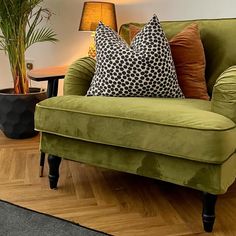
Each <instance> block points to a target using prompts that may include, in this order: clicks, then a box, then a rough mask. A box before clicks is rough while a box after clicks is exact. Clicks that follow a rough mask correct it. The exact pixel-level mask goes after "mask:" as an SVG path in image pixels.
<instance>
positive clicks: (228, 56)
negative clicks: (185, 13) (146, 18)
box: [120, 18, 236, 95]
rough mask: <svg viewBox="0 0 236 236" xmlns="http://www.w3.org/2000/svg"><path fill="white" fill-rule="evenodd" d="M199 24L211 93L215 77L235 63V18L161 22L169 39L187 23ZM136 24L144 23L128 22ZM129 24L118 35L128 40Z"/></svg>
mask: <svg viewBox="0 0 236 236" xmlns="http://www.w3.org/2000/svg"><path fill="white" fill-rule="evenodd" d="M193 22H196V23H197V24H198V26H199V29H200V33H201V39H202V43H203V46H204V50H205V57H206V81H207V87H208V92H209V94H210V95H211V93H212V89H213V86H214V84H215V81H216V79H217V77H218V76H219V75H220V74H221V73H222V72H223V71H224V70H225V69H227V68H229V67H230V66H232V65H236V18H235V19H210V20H188V21H164V22H161V25H162V27H163V30H164V31H165V34H166V37H167V38H168V39H171V38H172V37H173V36H174V35H176V34H177V33H179V32H180V31H181V30H182V29H184V28H185V27H186V26H187V25H189V24H191V23H193ZM129 24H134V25H136V26H144V25H145V24H139V23H129ZM129 24H124V25H122V26H121V28H120V35H121V36H122V37H123V38H124V39H125V40H126V41H127V43H130V42H129Z"/></svg>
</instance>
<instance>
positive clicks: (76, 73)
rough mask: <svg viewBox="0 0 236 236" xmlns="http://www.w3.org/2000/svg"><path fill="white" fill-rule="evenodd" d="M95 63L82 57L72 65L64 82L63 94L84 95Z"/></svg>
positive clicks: (91, 59)
mask: <svg viewBox="0 0 236 236" xmlns="http://www.w3.org/2000/svg"><path fill="white" fill-rule="evenodd" d="M95 64H96V61H95V60H94V59H93V58H90V57H84V58H80V59H78V60H76V61H75V62H74V63H72V64H71V65H70V67H69V69H68V71H67V74H66V76H65V80H64V94H71V95H85V94H86V93H87V90H88V88H89V86H90V82H91V80H92V77H93V75H94V72H95Z"/></svg>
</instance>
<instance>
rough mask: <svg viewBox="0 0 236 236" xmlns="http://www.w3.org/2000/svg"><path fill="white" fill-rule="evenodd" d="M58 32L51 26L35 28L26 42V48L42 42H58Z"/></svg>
mask: <svg viewBox="0 0 236 236" xmlns="http://www.w3.org/2000/svg"><path fill="white" fill-rule="evenodd" d="M57 41H58V40H57V39H56V34H55V33H54V31H53V30H52V29H50V28H47V27H43V28H41V29H36V30H34V31H33V32H32V33H31V35H30V37H29V38H28V41H27V42H26V49H27V48H29V47H30V46H31V45H33V44H35V43H40V42H57Z"/></svg>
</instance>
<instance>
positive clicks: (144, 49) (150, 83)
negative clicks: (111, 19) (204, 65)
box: [87, 15, 184, 98]
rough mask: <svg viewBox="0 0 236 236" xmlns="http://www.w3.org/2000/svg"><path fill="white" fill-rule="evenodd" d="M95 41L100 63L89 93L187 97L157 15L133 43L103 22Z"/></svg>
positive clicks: (95, 94) (120, 95)
mask: <svg viewBox="0 0 236 236" xmlns="http://www.w3.org/2000/svg"><path fill="white" fill-rule="evenodd" d="M95 41H96V50H97V63H96V70H95V74H94V77H93V79H92V82H91V85H90V88H89V90H88V92H87V95H88V96H119V97H172V98H183V97H184V95H183V93H182V91H181V89H180V87H179V84H178V80H177V75H176V71H175V67H174V63H173V59H172V56H171V51H170V46H169V43H168V41H167V39H166V36H165V34H164V32H163V30H162V28H161V25H160V23H159V20H158V18H157V16H156V15H154V16H153V18H152V19H151V20H150V22H149V23H148V24H147V25H146V26H145V27H144V28H143V29H142V30H141V31H140V32H139V33H138V34H137V35H136V37H135V38H134V40H133V41H132V42H131V45H130V46H128V45H127V43H126V42H125V41H123V40H122V39H121V38H120V36H119V35H118V34H117V33H116V32H114V31H113V30H112V29H110V28H109V27H107V26H105V25H103V24H102V23H100V24H99V25H98V28H97V30H96V36H95Z"/></svg>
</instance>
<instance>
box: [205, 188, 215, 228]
mask: <svg viewBox="0 0 236 236" xmlns="http://www.w3.org/2000/svg"><path fill="white" fill-rule="evenodd" d="M216 199H217V195H213V194H210V193H205V192H204V193H203V210H202V222H203V226H204V230H205V231H206V232H212V230H213V225H214V222H215V205H216Z"/></svg>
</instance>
